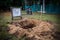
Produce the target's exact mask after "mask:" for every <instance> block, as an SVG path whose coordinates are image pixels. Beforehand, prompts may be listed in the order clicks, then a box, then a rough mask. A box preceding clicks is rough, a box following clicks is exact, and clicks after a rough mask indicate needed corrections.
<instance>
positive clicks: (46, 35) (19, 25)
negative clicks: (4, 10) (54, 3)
mask: <svg viewBox="0 0 60 40" xmlns="http://www.w3.org/2000/svg"><path fill="white" fill-rule="evenodd" d="M8 28H9V30H8V31H9V33H10V34H13V35H15V36H16V37H22V36H24V35H25V36H26V39H25V40H55V38H54V37H53V36H52V35H54V34H55V28H54V25H53V24H50V23H49V22H46V21H41V20H36V19H22V20H20V21H19V22H13V23H11V24H9V25H8Z"/></svg>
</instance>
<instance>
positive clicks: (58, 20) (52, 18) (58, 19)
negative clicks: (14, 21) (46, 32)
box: [3, 11, 60, 23]
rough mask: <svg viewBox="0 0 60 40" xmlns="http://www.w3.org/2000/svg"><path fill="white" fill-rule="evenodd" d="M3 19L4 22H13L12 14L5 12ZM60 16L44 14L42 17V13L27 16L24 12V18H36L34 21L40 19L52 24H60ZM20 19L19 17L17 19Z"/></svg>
mask: <svg viewBox="0 0 60 40" xmlns="http://www.w3.org/2000/svg"><path fill="white" fill-rule="evenodd" d="M3 14H4V15H3V19H4V21H8V22H10V21H11V18H12V16H11V12H4V13H3ZM59 16H60V15H56V14H48V13H46V14H42V15H40V13H37V12H34V13H33V15H27V14H26V12H25V11H22V17H23V18H34V19H39V20H48V21H51V22H55V23H60V17H59ZM16 18H19V17H16Z"/></svg>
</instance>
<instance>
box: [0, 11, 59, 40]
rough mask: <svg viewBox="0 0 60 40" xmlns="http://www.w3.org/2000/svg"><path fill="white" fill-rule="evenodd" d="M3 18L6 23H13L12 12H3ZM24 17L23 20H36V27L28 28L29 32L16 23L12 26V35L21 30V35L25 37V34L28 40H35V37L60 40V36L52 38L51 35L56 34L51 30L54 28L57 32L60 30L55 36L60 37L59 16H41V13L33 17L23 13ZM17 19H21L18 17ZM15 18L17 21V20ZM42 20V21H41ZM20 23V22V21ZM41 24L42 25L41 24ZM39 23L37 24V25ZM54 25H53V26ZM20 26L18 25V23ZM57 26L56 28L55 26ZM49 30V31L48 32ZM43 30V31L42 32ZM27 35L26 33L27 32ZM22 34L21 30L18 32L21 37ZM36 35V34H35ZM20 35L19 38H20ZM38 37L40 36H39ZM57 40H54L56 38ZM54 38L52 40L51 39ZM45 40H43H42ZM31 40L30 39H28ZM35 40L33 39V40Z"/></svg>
mask: <svg viewBox="0 0 60 40" xmlns="http://www.w3.org/2000/svg"><path fill="white" fill-rule="evenodd" d="M0 16H1V18H3V20H4V21H5V22H7V21H8V22H11V21H12V20H11V12H3V13H2V14H1V15H0ZM22 17H23V19H24V18H28V19H35V23H34V25H35V27H33V28H32V29H33V30H32V29H30V28H28V29H27V30H29V31H27V30H26V29H24V28H25V27H24V26H23V27H21V28H22V29H21V28H20V26H22V25H16V23H13V24H14V25H12V26H11V25H10V26H11V27H12V28H13V29H11V30H10V31H11V33H12V34H14V33H15V32H17V31H15V29H16V30H17V29H18V28H19V29H21V30H20V32H21V34H22V35H23V34H24V33H25V34H27V37H28V38H30V37H31V38H34V39H35V37H37V38H36V40H38V39H39V38H40V39H41V40H45V39H46V40H48V39H50V40H54V39H55V38H57V39H56V40H59V36H55V35H52V36H51V34H52V33H55V32H54V31H50V30H51V29H50V28H52V29H54V30H55V28H56V29H58V32H56V33H55V34H57V35H60V33H59V32H60V16H59V15H55V14H42V15H40V13H36V12H35V13H33V15H27V14H26V12H24V11H23V12H22ZM16 18H20V17H16ZM16 18H15V19H16ZM37 20H39V21H37ZM40 20H41V21H40ZM14 21H17V20H14ZM18 21H19V20H18ZM29 22H30V23H31V21H29ZM40 22H41V23H40ZM36 23H37V24H36ZM51 23H52V24H51ZM17 24H18V23H17ZM27 24H29V23H27ZM24 25H26V23H25V24H24ZM30 25H32V24H30ZM34 25H33V26H34ZM38 25H40V26H38ZM54 25H55V26H54ZM16 26H19V27H16ZM29 27H30V26H29ZM46 29H47V30H46ZM40 30H41V31H40ZM25 31H26V32H27V33H26V32H25ZM20 32H19V30H18V32H17V34H19V35H21V34H20ZM35 33H36V34H35ZM17 34H15V35H17ZM19 35H18V36H19ZM37 35H38V36H37ZM53 36H54V37H55V38H54V37H53ZM51 37H52V38H51ZM31 38H30V40H31ZM42 38H43V39H42ZM28 40H29V39H28ZM32 40H33V39H32Z"/></svg>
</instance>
